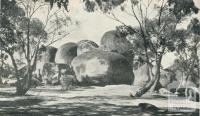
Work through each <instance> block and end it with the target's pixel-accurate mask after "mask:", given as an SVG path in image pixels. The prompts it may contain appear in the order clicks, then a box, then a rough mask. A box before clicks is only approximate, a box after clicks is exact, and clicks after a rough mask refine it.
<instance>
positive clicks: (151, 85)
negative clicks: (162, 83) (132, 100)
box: [135, 55, 162, 97]
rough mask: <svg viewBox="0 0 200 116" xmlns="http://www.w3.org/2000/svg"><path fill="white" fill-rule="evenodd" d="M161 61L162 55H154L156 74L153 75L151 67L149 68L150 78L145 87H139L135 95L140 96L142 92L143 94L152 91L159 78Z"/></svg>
mask: <svg viewBox="0 0 200 116" xmlns="http://www.w3.org/2000/svg"><path fill="white" fill-rule="evenodd" d="M161 61H162V55H160V56H156V65H157V66H156V74H155V75H154V76H153V74H152V72H151V69H150V68H149V71H150V73H149V74H150V76H151V80H150V82H149V83H147V84H146V86H145V87H143V88H141V89H140V90H139V91H137V92H136V94H135V97H141V96H142V95H143V94H145V93H146V92H147V91H149V90H150V91H151V92H153V91H154V90H155V88H156V87H157V85H158V84H159V80H160V65H161Z"/></svg>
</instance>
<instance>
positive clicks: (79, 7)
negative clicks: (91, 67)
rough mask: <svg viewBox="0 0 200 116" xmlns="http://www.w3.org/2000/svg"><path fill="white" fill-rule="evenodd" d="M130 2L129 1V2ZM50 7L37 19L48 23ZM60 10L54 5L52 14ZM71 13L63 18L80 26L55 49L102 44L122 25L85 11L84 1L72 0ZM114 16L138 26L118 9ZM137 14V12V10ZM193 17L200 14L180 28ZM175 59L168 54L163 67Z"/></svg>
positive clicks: (199, 0) (64, 12)
mask: <svg viewBox="0 0 200 116" xmlns="http://www.w3.org/2000/svg"><path fill="white" fill-rule="evenodd" d="M128 1H129V0H128ZM154 1H155V2H156V3H157V4H159V2H158V1H159V0H154ZM194 2H195V5H196V6H197V7H198V8H200V0H194ZM124 6H127V7H126V8H127V11H130V7H128V6H130V4H129V3H128V2H125V4H124ZM48 7H49V6H45V7H43V8H41V9H40V10H39V12H36V13H35V14H34V17H35V18H39V19H40V20H41V21H43V22H45V21H46V16H47V10H48ZM57 9H58V8H57V7H56V5H54V7H53V9H52V11H51V12H55V11H56V10H57ZM152 9H153V6H151V7H150V8H149V9H148V15H149V17H151V16H152V17H153V16H155V14H156V13H155V12H154V11H153V10H152ZM69 10H70V11H69V12H66V11H63V12H62V13H61V15H62V16H68V17H70V18H71V20H72V21H77V22H79V24H78V25H72V26H70V27H67V28H66V30H73V31H69V32H70V34H69V35H68V36H67V37H65V38H63V39H62V40H60V41H57V42H55V43H54V44H52V46H54V47H57V48H58V47H59V46H61V45H62V44H64V43H67V42H78V41H80V40H83V39H87V40H92V41H94V42H96V43H97V44H99V43H100V40H101V37H102V36H103V34H104V33H105V32H107V31H109V30H114V29H115V27H116V26H118V25H121V24H120V23H119V22H117V21H114V20H113V19H110V18H109V17H108V14H103V13H102V12H100V11H95V12H93V13H88V12H86V11H85V10H84V5H83V4H82V0H70V4H69ZM113 12H114V14H115V15H116V17H117V18H118V19H119V20H121V21H123V22H124V23H125V24H128V25H132V26H138V23H137V21H136V19H134V18H133V17H132V16H130V15H128V14H126V13H123V12H121V11H120V8H116V9H115V10H114V11H113ZM136 12H137V10H136ZM192 17H198V18H199V19H200V13H199V14H197V15H192V16H190V17H189V18H188V19H186V21H184V22H183V23H182V24H180V25H178V28H186V27H187V25H188V23H189V20H190V19H191V18H192ZM174 59H175V55H174V54H173V53H168V54H167V55H165V57H163V63H162V64H163V65H164V66H168V65H171V64H172V63H173V61H174Z"/></svg>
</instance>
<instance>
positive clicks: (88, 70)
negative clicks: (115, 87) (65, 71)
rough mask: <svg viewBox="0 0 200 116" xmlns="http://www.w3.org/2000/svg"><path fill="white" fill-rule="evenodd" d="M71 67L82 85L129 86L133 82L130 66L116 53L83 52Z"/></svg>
mask: <svg viewBox="0 0 200 116" xmlns="http://www.w3.org/2000/svg"><path fill="white" fill-rule="evenodd" d="M72 67H73V70H74V72H75V75H76V78H77V80H78V81H79V82H80V84H82V85H100V86H104V85H109V84H131V83H133V81H134V74H133V72H132V67H131V65H130V64H129V62H128V61H127V59H126V58H125V57H124V56H122V55H120V54H118V53H112V52H106V51H101V50H93V51H89V52H85V53H83V54H81V55H79V56H77V57H76V58H74V60H73V61H72Z"/></svg>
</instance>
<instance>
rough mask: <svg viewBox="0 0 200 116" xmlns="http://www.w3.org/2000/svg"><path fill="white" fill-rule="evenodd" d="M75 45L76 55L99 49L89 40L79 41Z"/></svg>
mask: <svg viewBox="0 0 200 116" xmlns="http://www.w3.org/2000/svg"><path fill="white" fill-rule="evenodd" d="M77 44H78V48H77V55H80V54H83V53H85V52H88V51H91V50H94V49H96V48H98V47H99V46H98V45H97V44H96V43H95V42H93V41H91V40H81V41H79V42H78V43H77Z"/></svg>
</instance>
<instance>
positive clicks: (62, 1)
mask: <svg viewBox="0 0 200 116" xmlns="http://www.w3.org/2000/svg"><path fill="white" fill-rule="evenodd" d="M45 2H49V3H50V6H51V8H52V7H53V5H54V4H55V3H56V4H57V7H58V8H61V7H62V6H63V7H64V8H65V10H66V11H69V10H68V4H69V0H45Z"/></svg>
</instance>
